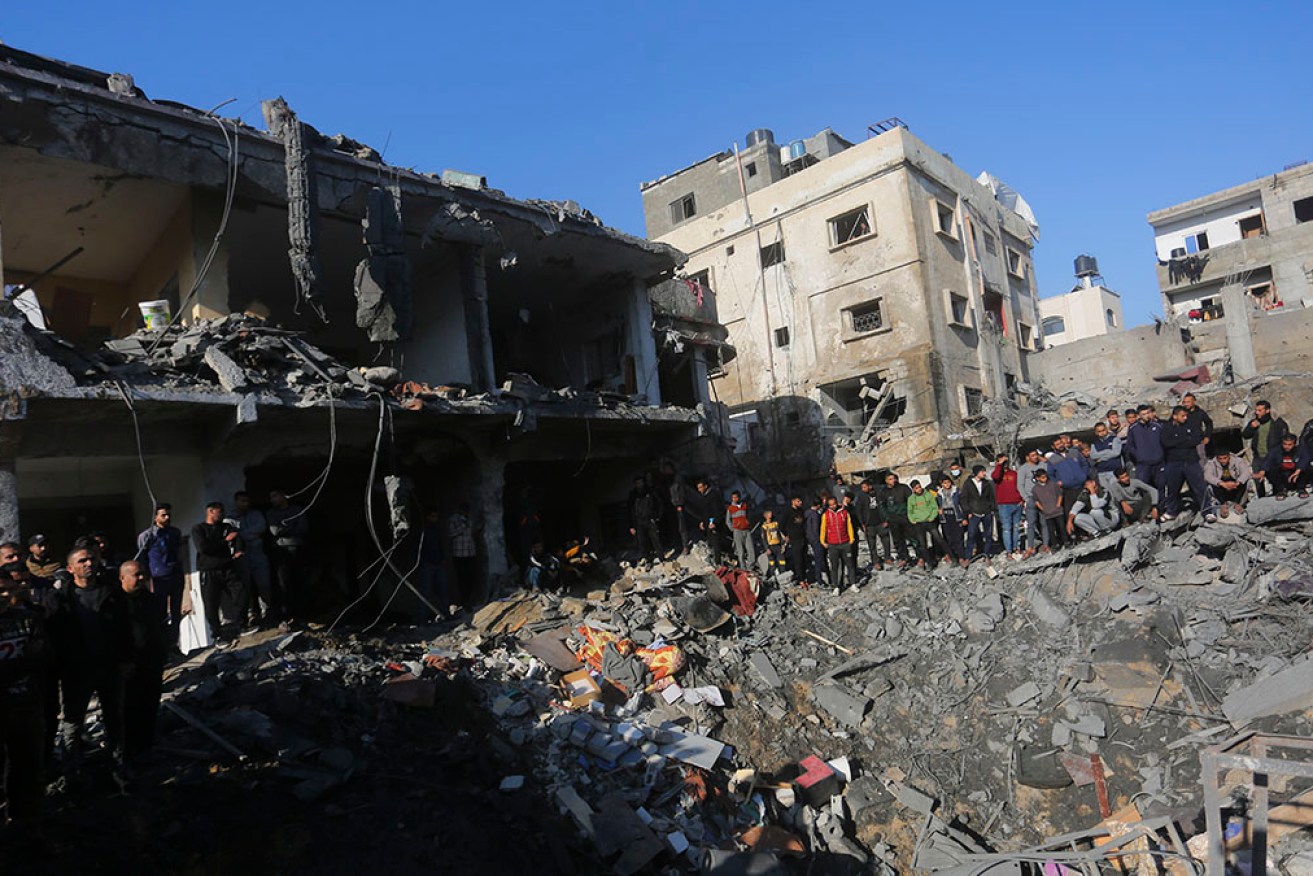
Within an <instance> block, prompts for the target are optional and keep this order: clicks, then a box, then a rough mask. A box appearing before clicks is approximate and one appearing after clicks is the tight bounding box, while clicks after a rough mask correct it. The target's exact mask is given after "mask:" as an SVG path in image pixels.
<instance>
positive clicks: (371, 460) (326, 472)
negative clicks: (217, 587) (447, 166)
mask: <svg viewBox="0 0 1313 876" xmlns="http://www.w3.org/2000/svg"><path fill="white" fill-rule="evenodd" d="M218 112H219V111H218V110H215V111H209V112H207V111H204V110H200V109H195V108H192V107H188V106H183V105H180V104H178V103H175V102H172V101H167V100H153V99H150V98H148V97H147V96H146V95H145V94H144V93H143V91H142V90H141V89H140V88H138V87H137V86H136V85H135V84H134V82H133V80H132V79H131V77H129V76H126V75H123V74H118V73H114V74H108V73H103V72H98V71H94V70H89V69H85V68H81V67H77V66H73V65H70V64H66V63H63V62H59V61H54V60H50V59H46V58H41V57H38V56H35V55H31V54H28V53H25V52H22V51H18V50H15V49H12V48H8V47H0V260H2V264H3V277H4V283H5V287H6V299H8V300H7V301H6V303H5V305H3V306H4V307H5V309H6V318H4V319H0V398H3V401H4V404H3V414H2V415H0V530H3V537H4V538H12V537H15V536H17V535H18V534H19V527H20V524H21V532H22V534H24V535H29V534H31V533H34V532H42V533H45V534H46V535H47V536H48V537H49V538H50V539H51V540H52V542H54V543H56V544H59V545H67V544H69V543H70V541H71V539H72V537H73V536H74V535H75V534H78V533H83V532H86V531H88V530H90V529H103V530H105V531H107V532H108V533H109V535H110V539H111V543H112V544H117V545H127V544H129V543H130V540H131V538H132V536H133V533H134V532H136V531H137V530H139V529H140V528H141V527H142V526H144V525H145V524H146V523H147V522H148V521H149V519H150V510H151V509H150V506H151V502H152V501H169V502H171V503H173V505H174V508H175V523H176V524H178V525H179V526H182V527H183V531H184V532H186V531H187V530H188V528H189V527H190V526H191V524H193V523H194V522H197V521H198V520H199V519H200V517H201V514H202V508H203V505H204V503H205V502H206V501H207V500H211V499H219V500H224V501H226V500H228V499H230V498H231V496H232V495H233V492H234V491H235V490H238V489H241V488H243V487H245V488H246V489H248V490H250V491H251V493H252V494H253V495H254V496H256V497H257V498H262V497H263V496H264V495H267V493H268V491H269V490H270V489H273V488H277V489H281V490H285V491H288V492H292V491H297V490H298V489H299V490H300V496H299V498H298V499H297V501H299V502H300V503H302V504H307V503H310V504H312V507H311V509H310V511H309V516H310V521H311V525H312V529H313V530H314V531H315V532H316V533H317V539H316V543H317V544H319V545H321V546H322V550H323V552H324V555H323V557H322V558H321V563H320V565H321V567H322V568H324V569H327V570H334V574H340V575H341V576H342V577H343V579H344V581H345V582H352V581H354V580H355V577H354V575H355V572H356V571H358V570H359V569H361V568H363V567H364V566H365V565H366V564H367V563H368V562H369V559H371V558H373V557H375V556H377V554H378V549H379V548H378V539H377V538H375V539H374V540H373V543H372V544H371V542H370V540H369V537H368V536H367V535H366V534H365V530H369V531H370V532H374V531H375V530H376V528H383V527H388V526H390V531H389V532H388V533H387V535H388V537H389V538H390V537H394V536H398V535H401V534H404V533H405V532H406V531H407V530H408V529H409V530H410V531H417V530H418V528H419V524H420V522H422V520H423V513H424V512H426V511H429V510H438V511H440V512H442V513H443V514H449V513H451V512H453V511H455V510H456V509H458V508H459V507H460V506H461V505H462V504H466V503H468V504H469V505H470V507H471V512H472V514H473V516H474V517H475V519H476V521H478V525H479V527H480V532H481V542H482V549H481V554H482V555H483V557H484V558H485V559H486V565H487V568H486V571H487V572H488V573H490V574H491V575H497V574H499V573H502V572H504V571H505V570H507V568H508V567H509V565H510V564H511V563H514V562H516V561H517V560H519V559H521V558H522V556H523V553H524V552H526V551H527V549H528V546H527V545H524V544H522V543H521V542H523V540H524V539H526V538H530V537H538V536H541V537H542V538H543V539H544V541H545V542H546V543H548V544H552V543H556V544H559V543H561V542H562V541H564V540H566V539H569V538H581V537H583V536H591V537H592V539H593V541H594V543H595V544H596V543H601V544H606V543H607V540H608V538H619V537H621V532H622V530H623V529H624V528H625V527H627V525H628V523H627V519H626V518H625V513H626V512H624V511H623V509H624V508H625V496H626V492H627V490H628V489H629V485H630V483H631V478H632V477H633V475H634V474H636V473H641V472H642V471H644V470H645V469H647V468H648V467H649V466H650V465H652V464H653V463H654V461H656V460H658V459H660V458H663V457H665V456H668V455H669V456H673V457H676V458H677V461H678V463H680V464H683V465H685V466H688V467H690V468H687V469H686V471H692V470H694V469H693V468H692V467H695V466H704V465H710V464H711V461H713V459H712V457H711V456H708V455H707V454H712V453H714V449H713V448H714V443H713V442H712V441H711V440H710V439H709V438H708V435H709V431H708V429H709V426H708V423H707V421H706V420H705V419H704V416H705V412H706V410H707V407H706V406H707V405H708V404H709V397H708V387H707V384H706V380H705V374H706V372H707V366H706V363H707V362H711V363H713V364H712V367H714V368H719V367H721V364H722V362H723V361H725V360H727V359H729V358H730V357H731V356H732V350H730V348H728V347H727V346H726V344H725V332H724V329H723V328H721V327H720V326H719V325H718V323H717V320H716V316H715V311H714V304H715V302H714V299H709V300H702V301H699V300H697V299H696V298H695V297H693V296H691V295H681V294H679V291H678V289H676V288H674V287H672V286H670V285H664V286H663V285H662V284H663V283H666V282H667V281H669V280H670V279H671V278H672V277H673V276H674V275H675V273H676V271H677V269H678V268H679V266H680V264H681V262H682V259H683V256H682V255H681V254H680V253H679V252H678V251H676V250H675V249H673V248H672V247H670V246H668V245H665V244H661V243H652V242H648V241H644V240H640V239H638V238H634V237H630V236H628V235H625V234H622V233H619V232H616V231H613V230H610V229H608V228H605V227H603V226H602V224H601V222H600V221H598V220H597V219H596V218H595V217H593V216H592V215H591V214H590V213H588V212H587V211H586V210H583V209H582V208H580V207H579V206H578V205H577V204H574V203H573V202H547V201H523V200H517V199H513V198H510V197H508V196H506V195H505V194H503V193H502V192H500V191H497V190H494V189H491V188H489V187H488V186H487V184H486V181H485V180H484V179H483V178H482V177H479V176H476V175H472V174H465V173H455V172H450V171H448V172H444V173H443V174H442V175H441V176H436V175H432V174H427V173H420V172H416V171H413V170H409V169H404V168H400V167H393V166H389V165H387V164H385V163H384V162H383V161H382V159H381V158H380V156H379V154H378V153H377V152H376V151H374V150H373V149H371V148H369V147H367V146H364V145H362V144H360V143H357V142H355V141H352V140H351V139H349V138H346V137H344V136H341V135H337V136H333V137H329V136H324V135H322V134H320V133H319V132H317V131H315V130H314V129H313V128H312V127H310V126H309V125H308V124H306V123H304V122H302V121H300V120H299V119H298V118H297V117H296V115H295V114H294V113H293V111H292V110H291V109H290V108H289V107H288V105H287V104H286V103H285V102H284V101H283V100H282V99H277V100H270V101H266V102H265V104H264V118H265V122H266V126H267V128H268V130H264V131H261V130H256V129H254V128H252V127H250V126H247V125H245V124H243V123H242V122H240V121H238V120H234V119H228V118H224V117H222V116H221V115H220V114H218ZM141 302H156V304H155V305H154V306H155V307H156V308H158V310H159V311H163V310H164V309H165V306H164V305H161V304H158V302H167V309H168V311H170V312H171V313H172V314H173V315H174V317H173V323H175V324H173V325H171V326H170V327H169V328H168V329H167V331H163V332H161V331H159V330H158V326H156V329H157V330H149V329H148V330H142V329H141V328H140V326H141V316H140V315H139V304H140V303H141ZM143 312H144V311H143ZM20 315H25V316H26V317H27V319H26V320H25V319H22V318H20ZM697 470H705V469H697ZM307 485H308V486H307ZM362 515H363V516H364V517H365V519H364V520H362ZM526 520H529V521H533V523H534V526H533V527H526V525H525V521H526ZM362 522H365V523H367V524H368V525H367V526H366V527H362V526H361V523H362ZM529 529H534V530H536V531H535V532H530V531H529ZM508 554H509V555H510V556H508ZM348 586H349V585H348Z"/></svg>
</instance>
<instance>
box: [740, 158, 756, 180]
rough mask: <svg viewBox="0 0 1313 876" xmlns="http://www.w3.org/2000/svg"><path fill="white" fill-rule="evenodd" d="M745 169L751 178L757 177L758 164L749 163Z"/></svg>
mask: <svg viewBox="0 0 1313 876" xmlns="http://www.w3.org/2000/svg"><path fill="white" fill-rule="evenodd" d="M743 169H744V170H745V171H747V173H748V176H749V177H754V176H756V175H757V162H755V161H749V162H748V163H747V164H745V165H744V166H743Z"/></svg>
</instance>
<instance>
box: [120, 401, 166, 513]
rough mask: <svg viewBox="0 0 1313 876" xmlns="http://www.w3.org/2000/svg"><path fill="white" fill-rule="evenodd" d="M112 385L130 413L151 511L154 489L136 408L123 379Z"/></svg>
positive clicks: (153, 501) (153, 503)
mask: <svg viewBox="0 0 1313 876" xmlns="http://www.w3.org/2000/svg"><path fill="white" fill-rule="evenodd" d="M114 386H116V387H117V388H118V391H119V395H121V396H123V403H124V404H125V405H127V406H128V413H130V414H132V431H133V432H134V433H136V436H137V462H138V463H139V464H140V465H141V479H142V481H144V482H145V484H146V495H148V496H150V507H151V512H152V513H154V510H155V505H156V502H155V491H154V490H153V489H151V486H150V475H148V474H146V452H145V450H144V449H143V448H142V443H141V423H139V422H138V421H137V408H136V406H135V405H133V404H132V398H131V397H130V396H129V395H128V391H127V389H126V388H124V386H123V381H121V380H115V381H114Z"/></svg>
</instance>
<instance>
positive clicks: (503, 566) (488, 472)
mask: <svg viewBox="0 0 1313 876" xmlns="http://www.w3.org/2000/svg"><path fill="white" fill-rule="evenodd" d="M475 453H476V454H477V456H478V459H479V486H478V492H477V494H476V495H475V498H474V503H473V505H474V507H475V509H476V510H475V514H476V515H477V522H478V523H479V524H481V525H482V532H481V534H480V539H479V541H480V544H479V546H480V548H482V551H483V555H484V556H485V557H487V564H488V565H487V570H486V571H487V575H488V581H489V583H490V585H491V582H493V581H495V580H496V579H498V578H500V577H501V576H503V575H505V574H506V573H507V572H508V571H510V561H509V559H508V557H507V552H506V524H505V522H504V513H505V509H506V459H505V458H504V457H503V456H502V455H501V454H498V453H490V452H488V451H487V450H486V449H483V448H475Z"/></svg>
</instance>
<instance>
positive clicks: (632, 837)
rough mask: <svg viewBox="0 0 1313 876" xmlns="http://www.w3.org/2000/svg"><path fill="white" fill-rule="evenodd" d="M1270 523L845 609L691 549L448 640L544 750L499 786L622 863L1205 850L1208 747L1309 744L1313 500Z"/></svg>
mask: <svg viewBox="0 0 1313 876" xmlns="http://www.w3.org/2000/svg"><path fill="white" fill-rule="evenodd" d="M1274 514H1275V515H1277V516H1276V518H1275V520H1276V521H1277V522H1280V523H1281V525H1282V526H1284V527H1290V529H1289V531H1281V529H1276V528H1265V527H1261V526H1256V525H1251V524H1249V523H1244V522H1239V521H1237V522H1229V521H1228V522H1221V523H1217V524H1209V525H1202V526H1197V527H1195V526H1193V525H1192V521H1190V520H1189V519H1188V518H1178V519H1177V520H1176V521H1173V522H1172V523H1171V524H1170V525H1164V526H1162V527H1158V526H1156V525H1153V524H1145V525H1141V526H1137V527H1131V528H1127V529H1124V530H1120V531H1118V532H1115V533H1112V534H1110V535H1108V536H1104V537H1102V538H1100V539H1095V540H1090V541H1087V542H1084V543H1081V544H1079V545H1077V546H1076V547H1074V548H1071V549H1069V550H1067V551H1065V552H1061V553H1058V554H1054V555H1051V556H1041V557H1036V558H1034V559H1031V560H1026V561H1017V562H1010V563H1006V564H1003V563H1000V564H997V565H995V566H988V565H983V564H976V565H974V566H972V567H971V568H969V569H966V570H962V569H958V568H948V567H944V568H942V569H941V570H938V571H936V572H924V571H903V572H884V573H877V574H876V575H874V576H873V577H872V579H871V581H870V582H869V583H868V584H867V585H866V586H864V587H863V588H862V589H861V590H859V591H856V592H851V591H850V592H848V593H844V594H841V595H836V594H833V593H831V592H828V591H817V590H804V589H801V588H798V587H795V586H794V585H793V584H792V583H791V582H787V576H786V581H785V582H783V583H781V584H778V585H777V584H772V583H766V584H758V589H759V591H760V592H759V593H758V592H756V591H755V590H754V589H753V588H752V587H749V588H747V589H746V591H745V590H744V588H743V587H742V586H740V581H739V580H738V579H739V578H740V577H741V578H748V576H746V575H743V576H735V575H725V574H722V575H720V576H717V575H715V574H711V573H712V570H711V568H710V567H709V566H708V565H706V564H705V562H704V559H703V558H702V557H701V556H699V555H696V554H695V555H692V556H689V557H685V558H683V559H682V560H680V561H675V562H668V563H664V564H661V565H658V566H655V567H653V568H650V569H637V568H629V569H627V570H626V571H625V572H624V575H623V576H622V577H621V578H620V579H619V580H617V581H616V582H615V583H614V584H613V585H612V586H611V587H610V588H609V589H606V590H595V591H593V592H589V593H586V594H582V595H578V596H570V595H555V594H544V593H538V594H520V595H517V596H514V597H511V598H508V599H506V600H502V601H499V602H496V603H492V604H490V605H489V606H487V607H485V608H484V609H483V610H482V611H480V612H479V613H478V614H477V615H476V616H475V617H474V618H473V619H472V621H471V623H470V624H469V625H468V626H466V627H462V628H460V629H457V630H454V631H452V632H450V633H447V634H445V635H443V636H440V637H438V639H437V640H435V641H434V642H433V643H432V647H431V650H430V652H429V653H430V655H431V660H432V661H434V662H436V663H437V664H439V665H448V666H449V665H453V664H461V665H463V666H464V667H465V669H463V670H462V671H463V672H468V673H469V677H470V678H472V679H473V680H474V682H475V683H476V684H477V685H478V686H479V687H480V688H481V689H482V691H483V699H484V702H485V704H486V707H487V708H488V709H489V711H490V712H491V714H492V715H493V716H494V717H495V719H496V720H497V721H498V723H499V726H500V729H501V731H502V733H503V734H505V738H506V739H508V740H509V741H510V743H511V745H513V746H516V747H527V748H529V749H530V750H531V751H533V752H534V759H535V767H534V769H533V771H532V773H531V775H529V776H518V775H517V776H511V777H507V779H506V783H507V787H508V788H512V787H513V788H520V787H521V786H522V785H525V784H527V785H530V786H536V787H538V788H539V789H540V790H541V791H542V792H543V793H545V794H549V795H551V797H552V798H553V799H554V800H555V801H556V802H557V804H558V805H559V807H560V809H561V810H562V811H564V812H566V813H568V814H569V815H570V817H571V818H572V819H573V820H574V822H575V824H576V826H577V828H578V831H579V835H580V837H581V838H582V839H584V840H585V841H586V843H587V844H590V845H591V847H592V848H593V849H594V851H595V852H596V854H598V855H599V856H601V857H602V858H603V859H604V860H606V861H607V862H608V866H609V869H611V870H612V872H617V873H633V872H638V871H639V870H641V869H642V868H643V867H645V866H648V865H649V864H651V863H652V862H661V863H664V864H665V865H674V866H676V867H679V866H682V867H683V868H685V869H688V868H693V867H698V866H701V867H711V868H715V867H722V868H725V869H723V870H714V872H754V873H757V872H762V873H766V872H781V873H783V872H789V869H788V867H789V858H790V857H791V856H807V857H808V858H809V859H810V860H812V861H813V862H815V861H816V860H821V859H823V860H825V861H828V862H829V864H830V865H832V866H835V867H839V868H840V869H843V868H844V867H851V868H852V869H854V870H855V871H863V872H867V871H872V870H874V869H876V868H879V869H884V868H891V869H897V870H905V869H909V868H911V867H915V868H918V869H930V870H939V869H951V868H953V867H957V866H960V865H969V864H972V863H973V862H976V863H978V862H980V861H982V860H989V859H990V857H989V856H990V855H992V854H996V853H997V854H1002V855H1003V857H1007V855H1008V854H1013V855H1016V854H1018V853H1019V852H1021V851H1022V850H1027V849H1041V848H1045V847H1046V845H1045V844H1046V843H1048V844H1050V845H1051V844H1052V842H1053V837H1055V836H1059V835H1065V834H1071V833H1073V832H1078V833H1080V835H1081V837H1083V838H1084V839H1085V840H1087V841H1088V842H1087V845H1086V848H1088V847H1090V846H1093V845H1094V844H1095V843H1096V842H1101V841H1104V840H1106V839H1107V838H1108V837H1113V838H1120V840H1119V842H1121V840H1124V841H1125V842H1126V843H1131V844H1132V845H1134V843H1143V844H1144V845H1145V847H1146V848H1148V849H1151V850H1154V851H1153V853H1154V854H1158V851H1157V849H1159V848H1160V847H1161V848H1164V849H1169V850H1170V849H1172V848H1175V847H1176V846H1180V849H1181V850H1186V845H1185V844H1184V842H1183V840H1181V837H1182V836H1186V837H1190V836H1193V837H1195V840H1193V841H1191V842H1190V843H1189V844H1188V854H1190V855H1193V856H1195V857H1196V858H1200V859H1201V858H1202V856H1203V836H1202V831H1203V820H1202V816H1201V810H1200V806H1201V803H1202V790H1201V784H1200V769H1199V753H1200V749H1201V748H1202V747H1204V746H1205V745H1208V744H1211V743H1215V742H1219V741H1221V740H1223V739H1225V738H1226V737H1227V736H1228V735H1229V734H1230V733H1231V732H1232V731H1233V730H1239V729H1241V728H1244V727H1254V728H1261V729H1263V730H1265V731H1273V732H1287V733H1296V734H1306V733H1307V732H1308V731H1309V729H1310V727H1309V715H1307V714H1305V711H1304V710H1305V709H1308V708H1309V707H1311V706H1313V662H1310V661H1306V660H1305V659H1304V656H1303V655H1304V652H1305V650H1306V649H1307V642H1308V633H1307V630H1308V616H1309V610H1310V609H1309V606H1308V603H1307V602H1305V601H1303V600H1304V599H1310V598H1313V552H1310V550H1309V541H1308V536H1309V533H1310V532H1311V531H1313V527H1311V526H1310V524H1309V523H1308V522H1307V521H1309V520H1313V501H1299V500H1295V499H1293V498H1292V499H1289V500H1286V501H1284V502H1278V501H1277V500H1274V499H1266V500H1256V501H1255V503H1254V505H1253V507H1252V509H1251V519H1252V520H1262V521H1264V522H1272V521H1273V520H1274V518H1273V516H1272V515H1274ZM751 580H752V581H753V582H757V581H758V579H756V578H755V577H753V578H752V579H751ZM599 641H601V642H603V643H604V645H603V648H602V652H603V653H602V655H601V659H600V661H599V660H597V659H594V658H595V655H596V652H597V647H598V642H599ZM670 648H676V649H678V651H679V659H678V660H675V661H672V662H671V663H670V664H669V665H671V666H675V667H677V668H675V669H674V670H673V671H671V672H670V673H669V674H668V675H666V674H663V672H658V671H655V670H653V669H652V668H651V667H650V666H649V667H648V671H647V672H646V673H645V672H644V671H643V668H642V667H644V666H648V663H649V660H648V658H649V657H650V655H651V654H652V653H654V652H656V653H661V652H664V651H666V649H670ZM630 655H640V658H639V659H637V660H636V659H634V658H633V657H632V656H630ZM1232 779H1233V785H1232V786H1231V787H1229V788H1228V789H1227V791H1228V792H1231V793H1233V795H1234V796H1235V797H1236V799H1237V800H1239V799H1240V798H1241V797H1243V792H1244V791H1245V788H1244V787H1243V786H1242V785H1241V784H1240V783H1239V781H1238V780H1236V779H1235V777H1232ZM1128 837H1129V839H1128ZM1173 838H1174V839H1173ZM1063 842H1068V841H1067V840H1066V839H1064V840H1063ZM1073 848H1075V846H1073ZM1135 848H1139V846H1135ZM996 850H997V852H996ZM1176 853H1177V852H1172V854H1176ZM1179 853H1187V852H1186V851H1181V852H1179ZM1110 854H1111V853H1110ZM1165 854H1166V853H1165ZM982 856H983V857H982Z"/></svg>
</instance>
